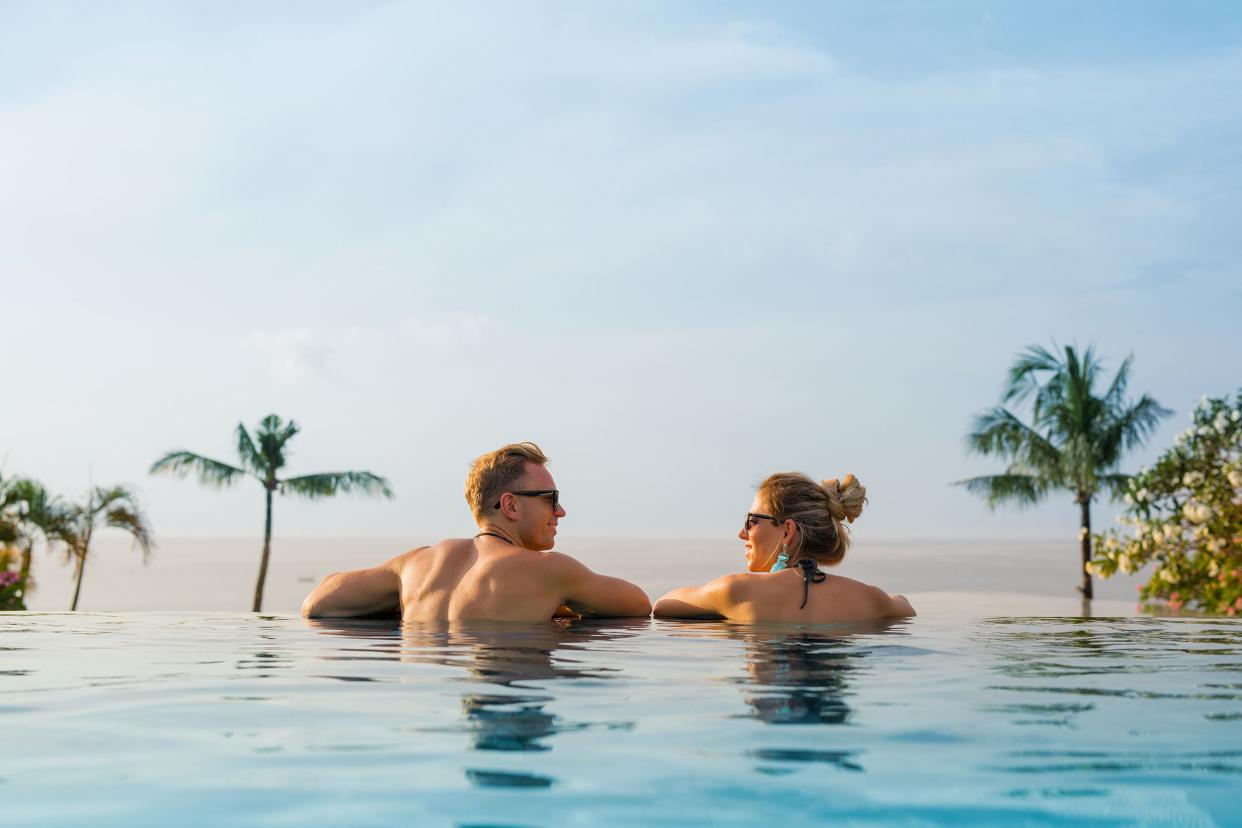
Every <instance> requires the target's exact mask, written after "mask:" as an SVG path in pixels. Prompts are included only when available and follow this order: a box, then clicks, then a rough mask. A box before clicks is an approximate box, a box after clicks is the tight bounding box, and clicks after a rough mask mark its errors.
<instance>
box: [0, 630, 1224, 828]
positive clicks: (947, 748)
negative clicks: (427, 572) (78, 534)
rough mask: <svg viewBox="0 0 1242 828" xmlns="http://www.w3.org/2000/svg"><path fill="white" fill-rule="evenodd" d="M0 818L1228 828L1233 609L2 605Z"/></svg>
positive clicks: (9, 821) (15, 822)
mask: <svg viewBox="0 0 1242 828" xmlns="http://www.w3.org/2000/svg"><path fill="white" fill-rule="evenodd" d="M0 744H3V746H4V756H5V759H4V762H3V765H2V766H0V824H2V825H5V826H27V825H30V826H39V825H90V826H101V825H102V826H111V825H117V826H121V825H124V826H136V825H137V826H145V825H178V826H199V825H203V826H205V825H263V826H267V825H270V826H278V825H309V824H316V825H357V826H372V825H374V826H387V825H402V826H406V825H419V826H422V825H428V826H435V825H445V826H532V827H533V826H547V827H548V828H550V827H551V826H579V825H581V826H613V825H616V826H634V825H652V826H750V825H772V826H782V827H785V826H809V825H824V824H849V825H980V826H982V825H989V826H991V825H1118V826H1120V825H1152V826H1156V825H1177V826H1210V825H1242V622H1239V621H1234V620H1232V619H1221V620H1215V619H1168V618H1163V619H1162V618H1124V619H1098V618H1097V619H1074V618H1043V619H1041V618H1017V619H1014V618H1004V619H987V618H944V617H942V618H916V619H911V620H908V621H900V622H895V623H889V624H882V625H863V626H839V627H817V628H808V627H788V626H737V625H727V624H723V623H717V622H670V621H648V620H633V621H574V622H564V623H560V622H558V623H548V624H543V625H535V626H514V625H494V624H493V625H489V624H459V625H452V626H449V627H406V628H404V629H402V628H400V627H399V626H397V625H396V624H395V623H389V622H308V621H304V620H302V619H299V618H294V617H288V616H274V617H271V616H253V615H221V614H200V615H185V614H179V615H162V614H138V613H129V614H116V615H104V614H99V615H90V614H79V615H70V614H40V613H20V614H3V615H0Z"/></svg>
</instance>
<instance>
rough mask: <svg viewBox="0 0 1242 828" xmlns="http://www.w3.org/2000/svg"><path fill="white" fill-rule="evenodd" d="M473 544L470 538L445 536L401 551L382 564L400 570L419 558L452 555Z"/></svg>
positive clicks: (471, 546)
mask: <svg viewBox="0 0 1242 828" xmlns="http://www.w3.org/2000/svg"><path fill="white" fill-rule="evenodd" d="M473 546H474V542H473V541H472V540H470V538H446V539H445V540H442V541H436V542H435V543H432V544H428V545H426V546H419V547H415V548H414V549H411V550H409V551H408V552H402V553H401V554H400V555H397V556H396V557H394V558H390V559H389V560H387V561H385V563H384V564H383V565H384V566H387V567H390V568H392V569H394V570H401V569H404V568H405V567H406V566H407V565H408V564H410V563H413V562H415V561H417V560H418V559H420V558H426V557H433V558H434V557H440V556H443V555H452V554H454V553H457V552H460V551H461V550H462V549H465V548H467V547H469V548H473Z"/></svg>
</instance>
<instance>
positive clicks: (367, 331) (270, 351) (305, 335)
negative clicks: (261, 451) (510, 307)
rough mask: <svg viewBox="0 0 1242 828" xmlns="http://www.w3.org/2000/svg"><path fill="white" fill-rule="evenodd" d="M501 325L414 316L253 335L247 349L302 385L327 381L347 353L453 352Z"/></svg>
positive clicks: (460, 316)
mask: <svg viewBox="0 0 1242 828" xmlns="http://www.w3.org/2000/svg"><path fill="white" fill-rule="evenodd" d="M498 328H499V325H498V324H497V323H496V321H495V320H493V319H492V318H491V317H490V316H488V315H486V314H476V313H457V314H453V315H450V316H448V317H446V318H443V319H419V318H416V317H411V318H410V319H407V320H406V321H405V322H404V323H402V324H400V325H397V326H393V327H383V326H365V325H348V326H345V327H342V328H336V329H317V328H313V327H306V326H304V327H294V328H280V329H277V330H273V331H253V332H252V333H250V334H249V335H248V336H246V337H245V338H244V339H243V340H242V345H243V346H245V347H248V348H255V349H258V350H260V351H262V352H264V353H265V354H266V355H267V357H268V367H269V369H270V370H271V373H272V376H273V378H275V379H276V380H278V381H280V382H285V383H296V382H300V381H302V380H304V379H306V378H308V377H327V376H329V371H328V359H329V357H331V356H332V355H333V354H334V353H336V352H338V351H341V350H343V349H346V348H350V349H356V348H386V349H403V348H410V347H414V348H418V349H424V350H426V349H430V350H435V351H446V350H452V349H455V348H459V347H464V346H467V345H469V344H472V343H476V342H479V341H482V340H484V339H485V338H487V337H488V336H489V335H491V334H492V333H493V332H494V331H496V330H497V329H498Z"/></svg>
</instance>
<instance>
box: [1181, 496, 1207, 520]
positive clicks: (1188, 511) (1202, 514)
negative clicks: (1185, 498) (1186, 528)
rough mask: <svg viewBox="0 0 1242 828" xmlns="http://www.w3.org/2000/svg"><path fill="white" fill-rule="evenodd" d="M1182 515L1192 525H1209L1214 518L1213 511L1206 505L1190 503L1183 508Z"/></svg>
mask: <svg viewBox="0 0 1242 828" xmlns="http://www.w3.org/2000/svg"><path fill="white" fill-rule="evenodd" d="M1182 514H1184V515H1185V516H1186V519H1187V520H1189V521H1190V522H1191V523H1207V522H1208V521H1209V520H1210V519H1211V517H1212V510H1211V509H1209V508H1208V506H1207V504H1206V503H1195V502H1194V501H1190V502H1188V503H1187V504H1186V505H1185V506H1183V507H1182Z"/></svg>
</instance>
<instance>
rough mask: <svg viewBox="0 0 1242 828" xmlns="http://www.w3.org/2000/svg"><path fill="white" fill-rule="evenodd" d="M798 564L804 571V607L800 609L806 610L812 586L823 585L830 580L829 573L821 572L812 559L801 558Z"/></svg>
mask: <svg viewBox="0 0 1242 828" xmlns="http://www.w3.org/2000/svg"><path fill="white" fill-rule="evenodd" d="M797 564H798V568H799V569H801V570H802V605H801V606H800V607H798V609H806V599H807V598H808V597H810V591H811V584H822V583H823V582H824V581H826V580H828V573H827V572H820V571H819V567H817V566H816V565H815V561H813V560H811V559H810V558H799V559H798V562H797Z"/></svg>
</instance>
